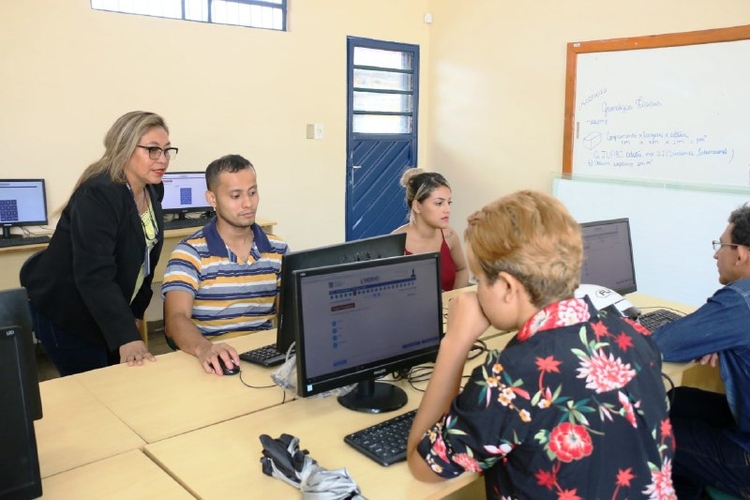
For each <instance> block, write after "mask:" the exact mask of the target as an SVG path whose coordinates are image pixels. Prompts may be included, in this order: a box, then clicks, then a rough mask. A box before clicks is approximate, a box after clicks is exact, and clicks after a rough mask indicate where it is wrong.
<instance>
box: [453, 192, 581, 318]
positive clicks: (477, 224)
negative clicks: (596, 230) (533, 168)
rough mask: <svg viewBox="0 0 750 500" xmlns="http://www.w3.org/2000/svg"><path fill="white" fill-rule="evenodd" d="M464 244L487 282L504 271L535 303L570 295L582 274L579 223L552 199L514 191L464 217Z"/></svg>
mask: <svg viewBox="0 0 750 500" xmlns="http://www.w3.org/2000/svg"><path fill="white" fill-rule="evenodd" d="M464 236H465V238H466V243H467V245H469V247H470V249H471V252H472V254H473V256H474V262H475V263H476V265H477V266H478V267H479V269H477V270H476V271H477V272H479V271H481V272H483V273H484V274H485V275H486V276H487V278H488V280H489V281H490V283H494V282H495V280H496V279H497V276H498V273H500V272H501V271H505V272H507V273H508V274H510V275H511V276H513V277H514V278H516V279H517V280H518V281H520V282H521V283H522V284H523V286H524V288H525V289H526V292H527V293H528V294H529V297H530V299H531V303H532V304H533V305H534V306H535V307H539V308H540V309H541V308H542V307H545V306H547V305H549V304H551V303H553V302H558V301H560V300H563V299H567V298H571V297H572V296H573V292H574V290H575V289H576V288H577V287H578V285H579V282H580V279H581V264H582V262H583V243H582V241H581V228H580V225H579V224H578V223H577V222H576V221H575V220H574V219H573V217H571V215H570V214H569V213H568V210H567V209H566V208H565V206H564V205H563V204H562V203H560V201H558V200H557V199H556V198H554V197H552V196H550V195H548V194H544V193H539V192H535V191H518V192H516V193H513V194H510V195H508V196H504V197H502V198H500V199H498V200H496V201H494V202H492V203H490V204H488V205H486V206H485V207H484V208H482V209H481V210H479V211H477V212H475V213H474V214H472V215H471V216H469V219H468V227H467V228H466V232H465V235H464Z"/></svg>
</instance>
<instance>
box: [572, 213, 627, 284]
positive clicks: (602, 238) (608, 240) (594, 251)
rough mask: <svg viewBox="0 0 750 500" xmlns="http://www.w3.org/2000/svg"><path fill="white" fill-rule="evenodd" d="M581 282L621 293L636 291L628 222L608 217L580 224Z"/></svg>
mask: <svg viewBox="0 0 750 500" xmlns="http://www.w3.org/2000/svg"><path fill="white" fill-rule="evenodd" d="M581 236H582V237H583V267H582V268H581V283H582V284H591V285H599V286H604V287H607V288H609V289H611V290H614V291H615V292H617V293H619V294H621V295H624V294H626V293H632V292H635V291H636V282H635V266H634V265H633V245H632V242H631V239H630V222H629V220H628V219H627V218H625V219H610V220H600V221H594V222H584V223H582V224H581Z"/></svg>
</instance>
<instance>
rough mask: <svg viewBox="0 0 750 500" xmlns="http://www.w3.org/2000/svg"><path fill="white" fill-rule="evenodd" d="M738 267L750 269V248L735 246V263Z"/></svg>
mask: <svg viewBox="0 0 750 500" xmlns="http://www.w3.org/2000/svg"><path fill="white" fill-rule="evenodd" d="M736 264H737V265H738V266H747V267H748V268H750V248H748V247H746V246H745V245H738V246H737V263H736Z"/></svg>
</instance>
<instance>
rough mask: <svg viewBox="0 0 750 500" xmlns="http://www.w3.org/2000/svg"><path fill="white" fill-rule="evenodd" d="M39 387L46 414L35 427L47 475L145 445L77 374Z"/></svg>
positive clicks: (44, 472)
mask: <svg viewBox="0 0 750 500" xmlns="http://www.w3.org/2000/svg"><path fill="white" fill-rule="evenodd" d="M39 389H40V392H41V395H42V411H43V414H44V416H43V418H42V419H41V420H37V421H35V422H34V428H35V432H36V441H37V450H38V452H39V468H40V470H41V475H42V477H43V478H45V477H49V476H52V475H54V474H58V473H60V472H63V471H67V470H70V469H74V468H76V467H80V466H82V465H85V464H89V463H92V462H96V461H98V460H102V459H105V458H108V457H112V456H115V455H117V454H120V453H123V452H125V451H129V450H135V449H138V448H140V447H142V446H143V445H144V444H145V443H144V442H143V440H142V439H141V438H140V437H138V435H137V434H136V433H135V432H133V431H132V430H130V429H129V428H128V427H127V426H126V425H125V424H124V423H123V422H122V421H121V420H120V419H119V418H117V417H116V416H115V415H114V414H113V413H112V412H111V411H109V410H108V409H107V408H106V407H105V406H104V405H103V404H102V403H101V402H99V401H98V400H97V399H96V398H95V397H94V396H93V395H92V394H91V393H90V392H88V391H87V390H86V389H84V388H83V386H82V385H81V384H79V383H78V381H77V380H75V378H74V377H63V378H58V379H54V380H48V381H46V382H42V383H41V384H39ZM44 496H45V498H46V497H47V492H46V491H45V492H44ZM71 498H72V497H71Z"/></svg>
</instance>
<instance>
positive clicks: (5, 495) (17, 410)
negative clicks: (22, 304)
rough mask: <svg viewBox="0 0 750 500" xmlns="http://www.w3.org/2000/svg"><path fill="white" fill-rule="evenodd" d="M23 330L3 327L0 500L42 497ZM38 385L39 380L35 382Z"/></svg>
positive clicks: (0, 332)
mask: <svg viewBox="0 0 750 500" xmlns="http://www.w3.org/2000/svg"><path fill="white" fill-rule="evenodd" d="M24 361H25V356H24V349H23V347H22V339H21V328H20V327H17V326H3V327H0V408H2V411H0V500H6V499H8V500H10V499H14V500H16V499H18V500H25V499H30V498H38V497H40V496H41V495H42V479H41V475H40V472H39V456H38V454H37V447H36V435H35V433H34V418H33V410H34V408H33V406H34V405H33V404H32V401H31V399H33V397H29V394H28V390H27V387H28V383H27V381H26V380H25V377H27V376H28V372H27V371H26V370H25V368H24ZM32 382H33V384H34V385H36V384H37V381H36V380H34V381H32Z"/></svg>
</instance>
